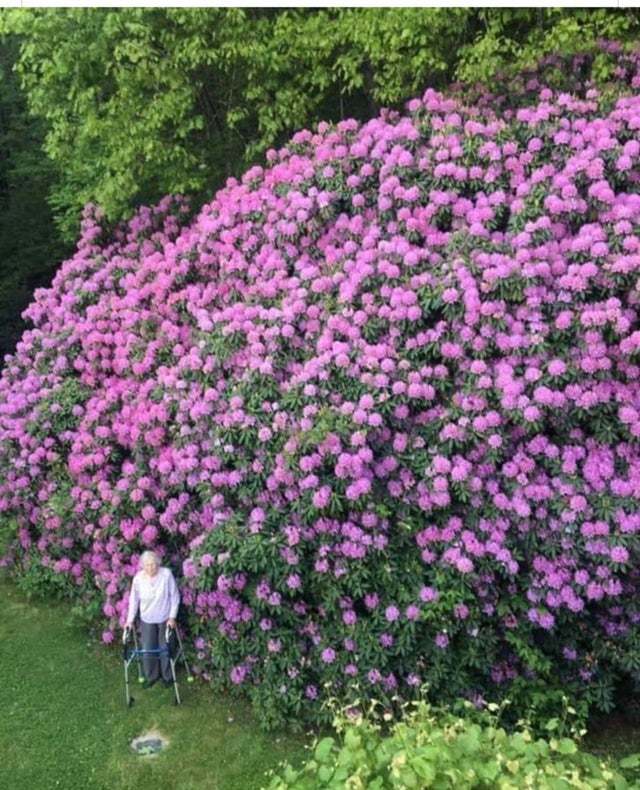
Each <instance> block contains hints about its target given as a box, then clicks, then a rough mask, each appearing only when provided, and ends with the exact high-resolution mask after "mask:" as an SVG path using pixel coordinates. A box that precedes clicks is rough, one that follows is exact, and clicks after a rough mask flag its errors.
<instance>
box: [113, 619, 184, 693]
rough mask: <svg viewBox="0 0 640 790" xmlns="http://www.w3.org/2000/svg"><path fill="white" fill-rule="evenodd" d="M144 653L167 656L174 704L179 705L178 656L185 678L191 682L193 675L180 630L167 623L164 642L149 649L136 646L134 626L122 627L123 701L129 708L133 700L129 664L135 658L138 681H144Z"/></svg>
mask: <svg viewBox="0 0 640 790" xmlns="http://www.w3.org/2000/svg"><path fill="white" fill-rule="evenodd" d="M174 634H175V637H176V641H177V643H178V644H177V649H176V646H175V641H172V636H173V635H174ZM132 635H133V647H131V645H130V644H129V639H130V637H131V636H132ZM145 655H147V656H148V655H153V656H158V658H159V657H160V656H162V655H166V656H168V657H169V664H170V666H171V677H172V679H173V690H174V695H175V698H174V701H173V704H174V705H180V702H181V701H180V692H179V690H178V681H177V680H176V663H177V662H178V660H179V659H180V658H182V660H183V662H184V666H185V669H186V670H187V680H188V681H189V682H191V681H192V680H193V676H192V675H191V670H190V669H189V664H188V663H187V658H186V656H185V654H184V649H183V647H182V639H181V638H180V631H179V630H178V628H177V626H176V627H175V628H171V626H169V625H167V628H166V631H165V644H164V645H161V646H160V647H157V648H154V649H151V650H143V649H142V648H139V647H138V637H137V634H136V629H135V626H133V627H132V628H129V627H126V628H125V629H124V633H123V634H122V659H123V661H124V689H125V703H126V705H127V707H128V708H130V707H131V706H132V705H133V703H134V702H135V699H134V697H132V696H131V692H130V690H129V666H130V664H131V662H132V661H133V660H134V659H135V660H136V661H137V664H138V681H139V682H140V683H143V682H144V675H143V672H142V661H141V658H142V656H145Z"/></svg>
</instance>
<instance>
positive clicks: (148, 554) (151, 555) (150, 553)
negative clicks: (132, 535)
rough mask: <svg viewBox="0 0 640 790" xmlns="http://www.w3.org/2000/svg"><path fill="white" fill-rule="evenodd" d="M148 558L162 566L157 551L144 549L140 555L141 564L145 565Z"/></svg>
mask: <svg viewBox="0 0 640 790" xmlns="http://www.w3.org/2000/svg"><path fill="white" fill-rule="evenodd" d="M147 560H151V561H152V562H155V564H156V565H157V566H158V567H160V557H158V555H157V554H156V553H155V551H143V552H142V555H141V557H140V565H144V563H145V562H146V561H147Z"/></svg>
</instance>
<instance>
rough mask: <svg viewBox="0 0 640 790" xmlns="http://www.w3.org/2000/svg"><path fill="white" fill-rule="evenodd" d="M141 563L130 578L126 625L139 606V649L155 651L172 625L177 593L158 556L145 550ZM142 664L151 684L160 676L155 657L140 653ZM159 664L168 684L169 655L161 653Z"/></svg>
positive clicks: (147, 684) (131, 624) (129, 625)
mask: <svg viewBox="0 0 640 790" xmlns="http://www.w3.org/2000/svg"><path fill="white" fill-rule="evenodd" d="M140 565H141V566H142V569H141V570H139V571H138V573H136V575H135V576H134V577H133V582H132V584H131V593H130V595H129V611H128V613H127V627H129V628H131V627H133V623H134V620H135V618H136V614H137V612H138V606H140V622H141V625H142V649H143V650H157V649H158V647H159V646H161V645H164V644H166V639H165V631H166V627H167V625H168V626H169V627H170V628H175V625H176V616H177V614H178V606H179V605H180V593H179V592H178V586H177V585H176V581H175V579H174V578H173V574H172V573H171V571H170V570H169V568H162V567H161V566H160V558H159V557H158V555H157V554H156V553H155V552H153V551H145V552H144V553H143V555H142V557H141V558H140ZM142 664H143V667H144V674H145V677H146V686H147V687H150V686H153V684H154V683H155V682H156V681H157V680H158V675H159V666H158V656H153V655H143V657H142ZM160 664H161V668H162V679H163V681H164V684H165V686H170V685H171V684H172V682H173V678H172V677H171V665H170V663H169V657H168V655H166V654H162V655H161V656H160Z"/></svg>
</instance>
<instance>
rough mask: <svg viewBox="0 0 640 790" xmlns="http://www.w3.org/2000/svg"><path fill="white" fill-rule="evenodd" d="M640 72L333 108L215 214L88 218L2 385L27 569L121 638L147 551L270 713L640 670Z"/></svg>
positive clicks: (0, 464)
mask: <svg viewBox="0 0 640 790" xmlns="http://www.w3.org/2000/svg"><path fill="white" fill-rule="evenodd" d="M637 63H638V59H637V57H635V56H631V57H625V58H622V57H621V58H620V65H619V72H618V77H619V81H620V85H621V86H623V87H624V86H626V89H627V92H628V94H629V95H627V96H623V97H621V98H618V99H617V100H615V101H614V100H612V99H610V98H607V97H606V96H601V95H600V94H599V93H598V92H597V91H596V90H594V89H592V88H587V89H586V90H584V86H581V85H580V84H579V83H576V85H575V90H574V92H573V93H569V92H566V91H561V90H556V91H554V90H552V89H550V88H545V87H543V86H542V85H541V84H540V82H539V81H537V80H536V79H535V78H528V80H527V81H526V82H525V84H524V85H523V86H522V88H523V90H522V91H521V92H520V93H519V94H517V95H516V94H511V93H508V94H506V95H507V97H508V100H505V99H504V97H503V99H502V101H499V100H498V99H497V98H494V99H493V100H491V101H488V100H487V99H486V97H484V98H483V97H479V98H478V100H477V101H476V102H475V103H474V104H473V105H472V106H468V105H465V103H464V101H463V100H462V99H461V98H452V97H447V96H445V95H443V94H440V93H437V92H435V91H433V90H428V91H427V92H426V93H425V95H424V96H423V98H422V99H416V100H413V101H411V102H410V103H409V105H408V108H407V113H406V114H399V113H396V112H383V113H382V114H381V115H380V117H377V118H375V119H373V120H371V121H370V122H368V123H366V124H364V125H362V126H360V125H358V124H357V123H356V122H355V121H343V122H341V123H339V124H338V125H337V126H330V125H327V124H320V125H319V126H318V128H317V130H316V131H315V132H313V131H302V132H299V133H298V134H296V135H295V136H294V137H293V138H292V140H291V142H290V144H289V145H288V146H287V147H285V148H282V149H281V150H279V151H275V150H271V151H269V152H268V154H267V160H268V166H266V167H265V168H262V167H258V166H256V167H254V168H252V169H251V170H249V171H248V172H247V173H246V175H245V176H244V177H243V178H242V179H241V181H236V180H233V179H231V180H230V181H229V182H228V184H227V186H226V188H225V189H223V190H221V191H220V192H219V193H218V194H217V195H216V197H215V199H214V200H213V201H212V202H211V203H210V204H208V205H205V206H204V207H203V208H202V210H201V211H200V212H199V214H198V215H197V216H196V217H195V219H193V221H191V220H188V219H187V217H188V216H189V210H188V207H187V206H186V204H185V201H184V200H182V199H181V198H175V199H174V198H167V199H165V200H163V201H162V203H161V204H160V205H159V206H157V207H156V208H154V209H147V208H144V209H142V210H141V211H140V212H139V214H138V215H137V216H136V217H135V218H134V219H133V220H131V222H130V223H128V225H126V226H121V227H119V228H117V229H116V231H115V233H114V234H113V235H110V234H109V233H107V231H106V229H105V227H103V226H102V225H101V218H100V212H99V211H98V210H96V209H94V208H92V207H88V209H87V211H86V215H85V219H84V223H83V232H82V237H81V240H80V243H79V245H78V250H77V253H76V254H75V256H74V257H73V258H72V259H70V260H68V261H67V262H66V263H65V264H64V265H63V266H62V268H61V269H60V271H59V272H58V274H57V275H56V277H55V279H54V281H53V283H52V286H51V288H50V289H48V290H41V291H38V292H37V295H36V299H35V302H34V303H33V304H32V305H31V307H30V308H29V309H28V311H27V317H28V318H29V319H30V320H31V321H32V322H33V325H34V328H33V329H32V330H30V331H28V332H26V333H25V335H24V337H23V339H22V341H21V342H20V343H19V344H18V347H17V351H16V353H15V355H14V356H13V357H11V358H9V359H8V361H7V364H6V368H5V371H4V374H3V377H2V381H1V383H0V468H1V469H2V482H1V484H0V508H1V510H2V514H3V519H4V530H5V533H8V537H9V540H11V535H12V534H13V535H14V536H15V539H14V540H13V542H12V547H10V549H9V551H8V553H7V559H6V562H7V563H13V564H14V566H15V568H16V571H17V573H18V574H19V575H20V577H21V578H22V579H23V583H24V584H25V585H27V586H31V587H34V588H42V589H45V590H51V589H54V588H55V589H58V590H60V591H61V592H62V593H64V594H69V595H73V596H74V597H76V599H77V600H79V601H80V602H81V603H82V605H83V607H84V608H85V610H86V611H87V612H89V613H93V612H95V613H97V614H100V615H101V616H102V617H103V621H104V636H103V638H104V640H105V641H106V642H109V641H111V640H112V639H113V638H114V630H115V629H117V626H118V623H122V618H123V616H124V613H125V607H126V603H127V593H128V586H129V582H130V578H131V575H132V574H133V573H134V572H135V570H136V563H137V556H138V553H139V552H140V551H141V550H142V549H146V548H156V549H158V551H159V552H161V553H162V554H163V556H164V557H165V558H166V560H167V561H168V562H169V563H171V564H172V565H173V567H174V569H175V570H176V571H178V572H179V573H180V574H181V577H182V582H181V583H182V590H183V601H184V604H185V609H186V611H187V612H188V615H189V620H190V623H191V626H192V628H193V637H194V649H195V650H196V651H197V653H196V658H197V663H198V668H199V671H200V672H201V673H202V674H203V675H204V676H205V677H206V678H212V679H214V680H215V681H216V682H220V683H226V684H228V685H230V686H232V687H235V686H237V687H240V688H243V689H246V690H247V691H248V692H249V694H250V695H251V696H252V698H253V700H254V702H255V703H256V706H257V707H258V709H259V710H260V711H261V713H262V715H263V716H264V718H265V720H267V721H270V722H274V721H277V720H278V719H280V718H281V717H283V716H287V715H290V714H292V713H294V712H295V713H297V714H298V715H299V716H301V717H302V716H304V715H307V714H309V715H311V716H317V715H319V712H320V710H321V707H320V701H321V699H322V697H323V696H324V695H325V694H326V693H327V689H329V691H330V693H331V694H334V695H337V696H340V697H348V696H349V694H350V687H351V684H352V683H353V682H354V680H358V681H359V682H360V683H361V684H365V685H366V686H367V687H368V688H369V689H370V693H371V694H374V695H376V696H378V697H380V698H384V697H385V696H386V697H391V696H393V695H398V696H400V697H401V698H406V697H408V696H410V695H411V694H413V693H414V690H415V689H416V688H417V687H418V686H419V685H420V684H421V683H422V682H424V681H428V682H429V684H430V688H431V693H432V694H433V695H434V696H435V697H438V698H445V697H451V696H458V695H462V696H465V697H467V698H469V699H472V700H474V701H475V702H476V703H477V704H482V701H483V699H485V698H487V697H489V696H492V695H496V694H498V695H500V694H502V693H504V690H505V689H509V690H510V692H509V693H510V694H512V695H514V694H515V695H517V694H519V693H520V692H521V691H522V690H523V689H526V688H529V687H530V688H538V687H540V685H541V684H544V683H546V684H547V685H549V684H551V685H552V686H555V687H560V686H561V687H562V688H564V689H574V692H575V694H576V699H577V698H578V697H579V696H581V698H582V699H583V700H584V701H585V704H590V703H595V704H596V705H597V706H599V707H600V708H605V709H606V708H608V707H610V706H611V705H612V704H613V692H614V687H615V684H616V682H617V681H618V680H619V679H621V678H625V679H627V680H631V682H633V680H634V678H635V677H637V673H638V668H639V661H640V659H639V656H640V639H639V636H638V634H639V630H638V623H639V622H640V610H639V604H638V601H639V600H640V599H639V596H638V593H639V592H640V590H639V583H640V577H639V571H638V550H639V545H640V544H639V539H638V533H639V531H640V514H639V512H638V496H639V494H640V453H639V451H638V439H639V437H640V388H639V383H638V377H639V375H640V367H639V365H638V357H639V354H640V326H639V323H638V311H639V303H640V290H639V288H638V282H639V280H638V271H639V270H640V234H639V232H638V228H639V224H640V187H639V179H640V176H639V173H638V163H639V162H640V135H639V134H638V129H639V128H640V97H639V96H638V95H636V93H637V88H638V86H639V85H640V77H639V76H638V73H637ZM578 65H579V63H576V64H574V67H575V68H574V69H573V71H570V72H569V76H570V77H571V76H573V75H576V76H577V77H579V74H580V72H579V69H578V68H577V66H578ZM492 107H495V108H496V109H495V110H492V109H491V108H492Z"/></svg>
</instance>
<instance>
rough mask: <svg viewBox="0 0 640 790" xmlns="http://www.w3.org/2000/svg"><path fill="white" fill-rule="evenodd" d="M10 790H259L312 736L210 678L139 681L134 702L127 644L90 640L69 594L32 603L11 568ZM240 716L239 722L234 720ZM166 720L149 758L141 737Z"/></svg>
mask: <svg viewBox="0 0 640 790" xmlns="http://www.w3.org/2000/svg"><path fill="white" fill-rule="evenodd" d="M0 600H1V601H2V602H3V606H2V617H1V618H0V672H1V677H0V788H2V789H3V790H5V788H6V790H49V788H62V790H75V789H76V788H78V790H90V789H91V788H100V790H125V788H131V790H134V788H135V790H145V789H146V788H149V790H150V789H151V788H153V789H154V790H160V789H161V790H232V789H233V790H252V788H259V787H261V786H262V785H263V784H266V781H265V778H264V772H265V771H266V770H267V769H269V768H272V767H276V766H277V764H278V762H279V761H281V760H283V759H288V760H290V761H293V762H298V761H299V760H300V759H301V758H302V757H303V755H304V740H305V739H304V738H303V737H296V736H292V735H291V734H288V733H271V734H268V735H267V734H265V733H263V732H261V730H260V729H259V727H258V724H257V722H256V720H255V719H254V717H253V716H252V715H251V712H250V710H249V708H248V706H247V705H245V704H241V703H238V702H237V701H236V700H232V699H229V698H226V697H222V698H220V697H218V698H217V699H216V698H215V697H214V695H213V692H212V691H211V690H209V689H208V688H207V687H205V685H204V684H202V683H199V682H196V683H194V684H192V685H190V684H187V683H186V682H184V678H183V680H182V682H181V683H180V692H181V698H182V705H180V706H174V705H173V704H172V699H173V694H172V689H168V688H164V686H162V685H161V684H156V685H155V686H153V688H151V689H148V690H143V689H140V688H138V684H137V682H136V680H137V672H136V671H135V667H134V665H132V669H134V677H133V680H134V682H133V685H132V689H133V691H132V693H133V696H134V697H135V700H136V701H135V704H134V706H133V707H132V708H131V709H127V708H126V707H125V704H124V673H123V667H122V659H121V657H120V652H119V650H118V649H117V648H116V647H115V646H114V647H113V648H112V649H108V650H105V649H104V647H101V646H99V645H97V644H96V643H95V642H89V641H88V639H87V635H86V633H84V632H83V631H82V630H81V629H80V628H79V627H74V626H72V625H69V624H68V622H67V620H68V616H67V615H68V613H67V611H66V609H65V608H64V607H63V606H62V605H61V604H58V603H56V604H51V603H44V602H40V601H29V600H28V599H27V598H25V597H24V596H23V595H22V594H21V593H20V592H19V591H18V590H17V589H16V588H15V586H14V585H13V584H12V583H11V582H10V581H8V580H6V579H4V578H3V577H2V576H0ZM230 719H231V720H230ZM150 729H157V730H159V731H160V732H161V733H162V734H163V735H165V736H166V737H167V738H168V739H169V741H170V745H169V747H168V748H167V749H166V750H165V751H164V752H162V753H161V754H158V755H155V756H139V755H137V754H135V753H134V752H133V751H132V750H131V748H130V746H129V743H130V741H131V740H132V739H133V738H135V737H136V736H137V735H140V734H142V733H143V732H145V731H147V730H150Z"/></svg>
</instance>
